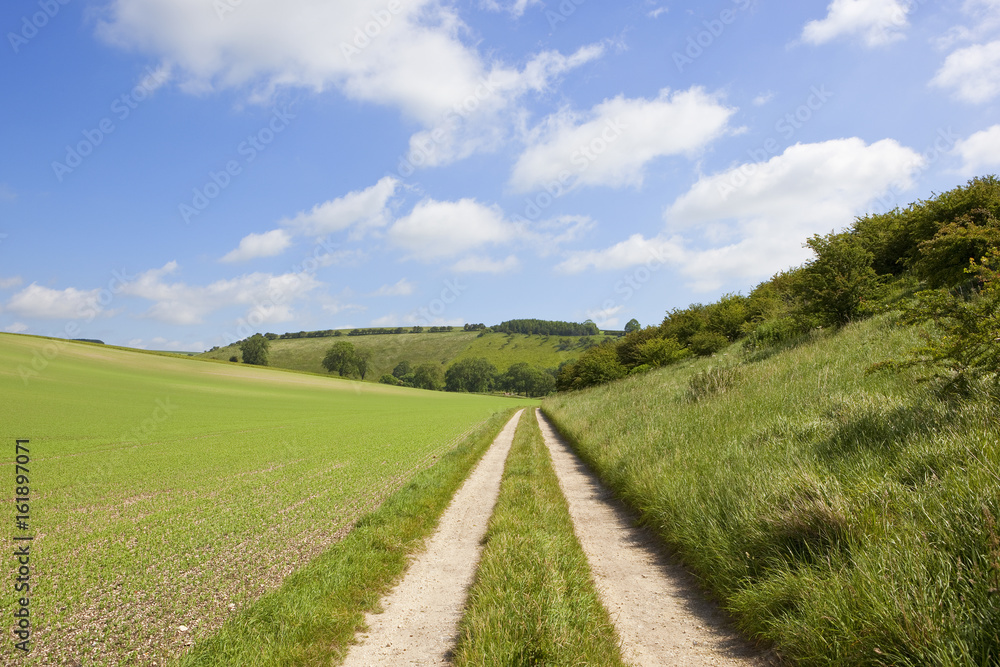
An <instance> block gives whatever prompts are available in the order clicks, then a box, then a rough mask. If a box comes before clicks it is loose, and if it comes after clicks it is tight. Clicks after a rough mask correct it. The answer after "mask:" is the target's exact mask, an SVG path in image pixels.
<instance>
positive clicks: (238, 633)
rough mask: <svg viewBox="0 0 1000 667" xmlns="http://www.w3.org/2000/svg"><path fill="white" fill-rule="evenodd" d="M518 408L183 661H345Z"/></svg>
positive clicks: (484, 429) (182, 663) (191, 666)
mask: <svg viewBox="0 0 1000 667" xmlns="http://www.w3.org/2000/svg"><path fill="white" fill-rule="evenodd" d="M513 412H514V409H511V410H508V411H506V412H503V413H498V414H497V415H494V416H493V417H492V418H491V419H490V420H489V421H488V422H487V423H486V424H484V425H483V426H482V427H480V428H479V429H478V430H477V431H475V432H474V433H472V434H471V435H470V436H469V437H468V438H467V439H466V440H465V441H464V442H463V443H461V444H460V445H459V446H458V447H456V448H455V449H453V450H451V451H450V452H448V453H447V454H446V455H444V456H443V457H442V458H441V460H440V461H439V462H438V463H437V464H436V465H434V466H433V467H432V468H429V469H428V470H425V471H423V472H421V473H419V474H418V475H417V476H416V477H414V478H413V480H412V481H410V482H409V483H408V484H407V485H406V486H405V487H403V488H402V489H401V490H400V491H398V492H397V493H395V494H394V495H393V496H391V497H390V498H389V499H388V500H387V501H386V502H385V503H384V504H383V505H382V506H381V507H380V508H379V509H378V510H376V511H375V512H373V513H371V514H369V515H367V516H365V517H363V518H362V519H361V520H360V521H358V523H357V525H356V526H355V527H354V530H353V531H351V533H349V534H348V535H347V537H345V538H344V539H343V540H342V541H341V542H339V543H337V544H336V545H335V546H333V547H332V548H331V549H330V550H329V551H327V552H326V553H324V554H322V555H321V556H320V557H318V558H316V559H315V560H313V561H312V562H310V563H309V565H308V566H306V567H305V568H303V569H302V570H300V571H299V572H296V573H295V574H293V575H292V576H290V577H288V578H287V579H286V580H285V582H284V584H283V585H282V586H281V588H280V589H279V590H277V591H275V592H273V593H271V594H269V595H267V596H265V597H263V598H261V599H260V600H258V601H257V602H256V603H255V604H254V605H253V606H251V607H250V608H249V609H247V610H246V611H244V612H243V613H240V614H238V615H237V616H235V617H234V618H232V619H230V620H229V621H228V622H227V623H226V624H225V625H224V626H223V627H222V629H221V630H220V631H219V632H218V633H217V634H215V635H214V636H213V637H211V638H209V639H208V640H207V641H205V642H203V643H200V644H198V645H197V646H195V648H194V649H193V650H192V651H191V652H190V653H188V654H187V655H186V656H185V657H184V658H183V659H182V660H181V661H179V662H178V663H177V665H178V667H180V666H183V667H194V666H195V665H206V666H207V665H212V666H213V667H214V666H215V665H234V666H235V665H293V664H294V665H313V664H329V663H330V659H331V656H332V657H333V658H334V664H339V662H340V661H341V660H342V659H343V657H344V656H345V655H346V652H347V647H348V644H349V643H350V641H351V640H352V639H353V637H354V635H355V633H356V632H357V630H358V629H360V627H361V626H362V624H363V621H364V614H365V612H370V611H374V610H375V609H376V607H377V606H378V604H379V601H380V600H381V598H382V597H383V596H384V595H385V594H386V593H388V592H389V590H390V589H391V588H392V586H393V585H394V584H395V582H396V581H397V580H398V579H399V577H401V576H402V574H403V572H404V570H405V567H406V564H407V557H408V555H409V554H411V553H413V552H414V551H415V550H416V549H417V548H419V547H420V545H421V544H422V543H423V540H424V538H425V537H427V536H428V535H429V534H430V533H431V532H432V531H433V529H434V527H435V526H436V525H437V521H438V519H439V518H440V516H441V513H442V512H443V511H444V509H445V507H447V505H448V503H449V502H450V501H451V497H452V496H453V495H454V493H455V491H456V490H457V489H458V487H459V486H461V484H462V482H463V481H464V480H465V478H466V476H467V475H468V473H469V471H470V470H471V469H472V467H473V465H475V463H476V462H477V461H478V460H479V459H480V458H481V457H482V455H483V453H484V452H485V451H486V450H487V449H488V448H489V446H490V444H491V443H492V442H493V440H494V439H495V438H496V436H497V434H499V432H500V430H501V429H502V428H503V426H504V424H506V423H507V421H508V420H509V419H510V417H511V414H512V413H513Z"/></svg>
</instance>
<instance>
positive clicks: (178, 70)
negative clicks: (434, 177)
mask: <svg viewBox="0 0 1000 667" xmlns="http://www.w3.org/2000/svg"><path fill="white" fill-rule="evenodd" d="M486 1H487V3H488V4H490V5H495V6H496V7H497V8H502V9H506V10H508V11H511V12H512V13H513V14H515V15H518V14H519V13H522V12H523V11H524V9H525V8H526V7H527V6H528V5H530V4H532V3H534V2H537V1H538V0H513V2H508V1H504V2H500V1H498V0H486ZM393 7H395V10H390V9H389V8H388V6H387V4H386V2H385V0H354V1H352V2H329V1H328V0H259V1H257V2H244V3H240V4H239V5H238V6H233V5H232V4H231V3H222V2H215V3H208V2H203V1H201V0H113V1H112V2H111V3H110V5H109V6H108V7H107V9H106V10H105V11H104V15H103V17H102V19H101V20H100V21H99V22H98V28H97V32H98V34H99V36H101V37H102V38H103V39H104V40H105V41H107V42H108V43H110V44H113V45H116V46H118V47H120V48H124V49H129V50H134V51H140V52H143V53H145V54H148V55H151V56H153V57H156V58H159V59H161V60H162V62H163V67H165V68H168V70H169V71H170V72H172V73H173V75H174V79H175V80H178V81H179V82H180V85H181V87H182V88H183V89H184V90H187V91H190V92H197V93H203V92H206V91H214V90H221V89H231V88H249V89H251V90H252V91H253V92H252V94H251V99H254V100H260V101H263V100H267V99H270V98H272V97H273V96H274V94H275V92H276V90H277V89H278V88H282V87H305V88H309V89H312V90H316V91H322V90H326V89H328V88H334V89H336V90H338V91H340V92H341V93H342V94H343V95H345V96H346V97H348V98H350V99H353V100H358V101H361V102H368V103H374V104H380V105H386V106H390V107H393V108H397V109H399V110H400V111H401V112H402V113H403V114H404V115H405V116H406V117H408V118H410V119H413V120H415V121H417V122H418V123H419V124H421V125H422V126H423V127H424V128H437V127H439V126H441V125H442V119H444V118H446V117H449V115H454V114H455V113H456V110H462V109H468V103H469V100H470V97H471V98H474V101H475V103H476V104H475V106H476V108H475V109H474V110H473V111H472V112H470V113H469V114H464V115H463V122H462V123H459V127H457V128H456V127H454V126H452V125H451V124H447V125H445V126H444V129H443V130H442V131H443V133H444V135H445V136H444V137H443V138H442V139H441V142H439V143H442V145H441V147H440V148H441V150H440V152H439V154H437V157H435V158H434V159H435V160H437V161H439V162H447V161H450V160H454V159H458V158H459V157H461V156H463V155H465V154H468V153H469V152H470V151H475V150H478V149H479V148H485V147H490V146H494V145H495V144H496V141H497V137H498V136H500V135H502V134H503V130H502V129H501V130H500V131H499V132H498V131H496V130H495V128H498V127H501V128H502V127H503V126H507V125H510V124H511V123H512V122H514V120H515V119H516V117H517V115H518V114H517V110H516V109H515V108H513V107H515V106H516V104H515V102H516V100H517V99H518V98H519V97H520V96H522V95H523V94H524V93H526V92H528V91H530V90H539V89H542V90H544V89H547V87H548V86H549V85H550V84H551V81H552V79H553V78H554V77H555V76H558V75H559V74H560V73H562V72H563V71H565V70H566V68H567V67H575V66H578V65H580V64H582V63H583V62H586V61H587V60H588V59H590V58H592V57H596V55H597V53H595V52H594V51H592V50H591V51H586V52H585V57H574V56H571V57H562V56H560V55H559V54H554V53H543V54H540V55H538V56H537V57H536V58H533V59H530V61H529V62H528V64H527V65H526V66H525V67H524V68H523V69H518V68H517V67H512V66H508V65H505V64H503V63H499V62H486V60H485V59H484V58H483V57H482V56H481V55H480V54H479V53H478V52H477V51H476V49H475V48H474V47H472V46H469V45H467V44H465V43H463V41H462V37H463V36H464V35H466V34H467V33H468V29H467V26H466V25H465V24H464V22H463V21H462V20H461V19H460V18H459V16H458V12H457V9H456V8H455V7H454V6H452V5H451V3H441V2H438V1H437V0H412V1H408V2H402V3H398V5H396V4H393ZM580 53H581V52H578V54H577V55H578V56H579V55H580ZM539 74H542V75H543V76H542V77H541V78H540V79H539V78H538V77H539ZM484 81H489V82H493V83H491V84H490V86H489V92H488V93H487V94H486V95H484V96H479V94H478V93H477V91H478V90H480V89H482V86H483V82H484ZM477 96H479V99H475V98H476V97H477ZM501 113H503V114H506V115H503V116H501V115H500V114H501ZM472 117H476V118H483V119H484V120H470V118H472ZM419 137H420V135H419V134H418V138H419Z"/></svg>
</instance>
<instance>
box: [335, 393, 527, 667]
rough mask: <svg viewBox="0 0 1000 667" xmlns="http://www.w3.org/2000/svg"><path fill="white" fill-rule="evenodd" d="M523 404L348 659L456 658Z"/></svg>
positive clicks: (356, 662)
mask: <svg viewBox="0 0 1000 667" xmlns="http://www.w3.org/2000/svg"><path fill="white" fill-rule="evenodd" d="M522 412H523V410H521V411H518V413H517V414H515V415H514V416H513V417H512V418H511V420H510V421H509V422H508V423H507V425H506V426H505V427H504V429H503V430H502V431H501V432H500V435H498V436H497V438H496V440H495V441H494V442H493V445H492V446H491V447H490V449H489V450H488V451H487V452H486V454H485V455H484V456H483V458H482V460H481V461H480V462H479V464H478V465H477V466H476V467H475V469H474V470H473V471H472V473H471V474H470V475H469V477H468V479H466V481H465V483H464V484H463V485H462V487H461V488H460V489H459V490H458V492H457V493H456V494H455V496H454V498H453V499H452V501H451V503H450V504H449V505H448V508H447V509H446V510H445V512H444V514H443V515H442V517H441V520H440V523H439V524H438V527H437V530H436V531H435V533H434V535H433V536H432V537H431V539H430V540H429V541H428V543H427V547H426V550H425V551H424V552H423V553H421V554H419V555H418V556H417V557H416V559H415V561H414V562H413V563H412V564H411V565H410V567H409V568H408V570H407V573H406V575H405V577H404V578H403V580H402V582H401V583H400V584H399V585H398V586H397V587H396V588H395V589H394V590H393V591H392V593H390V594H389V595H388V596H387V597H386V598H385V599H384V600H383V608H384V610H385V611H384V613H381V614H369V615H368V616H367V617H366V619H365V621H366V623H367V624H368V626H369V628H370V629H369V632H368V633H366V634H363V635H361V636H360V637H359V639H360V640H361V643H360V644H357V645H354V646H352V647H351V649H350V651H349V652H348V654H347V658H346V660H345V661H344V665H346V666H347V667H367V666H369V665H371V666H375V665H401V664H420V665H447V664H449V657H450V653H451V650H452V649H453V647H454V644H455V639H456V635H457V632H458V623H459V620H460V619H461V616H462V611H463V607H464V602H465V597H466V592H467V591H468V589H469V586H471V584H472V580H473V577H474V576H475V572H476V567H477V565H478V563H479V556H480V554H481V552H482V541H483V536H484V535H485V533H486V527H487V524H488V522H489V519H490V516H491V515H492V513H493V507H494V505H495V504H496V501H497V497H498V496H499V493H500V479H501V477H502V475H503V470H504V463H505V461H506V459H507V454H508V452H509V451H510V446H511V443H512V442H513V440H514V431H515V429H516V427H517V422H518V420H519V419H520V417H521V413H522Z"/></svg>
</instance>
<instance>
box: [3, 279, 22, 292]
mask: <svg viewBox="0 0 1000 667" xmlns="http://www.w3.org/2000/svg"><path fill="white" fill-rule="evenodd" d="M23 282H24V281H23V280H21V276H11V277H10V278H0V289H10V288H11V287H20V286H21V283H23Z"/></svg>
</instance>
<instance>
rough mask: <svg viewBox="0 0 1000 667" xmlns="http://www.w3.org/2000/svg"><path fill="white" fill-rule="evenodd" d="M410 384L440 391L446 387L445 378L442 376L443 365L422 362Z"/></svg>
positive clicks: (414, 372)
mask: <svg viewBox="0 0 1000 667" xmlns="http://www.w3.org/2000/svg"><path fill="white" fill-rule="evenodd" d="M410 386H411V387H416V388H417V389H431V390H434V391H440V390H441V389H443V388H444V380H443V378H442V377H441V366H439V365H437V364H420V365H419V366H417V368H416V370H414V371H413V377H412V379H411V380H410Z"/></svg>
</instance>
